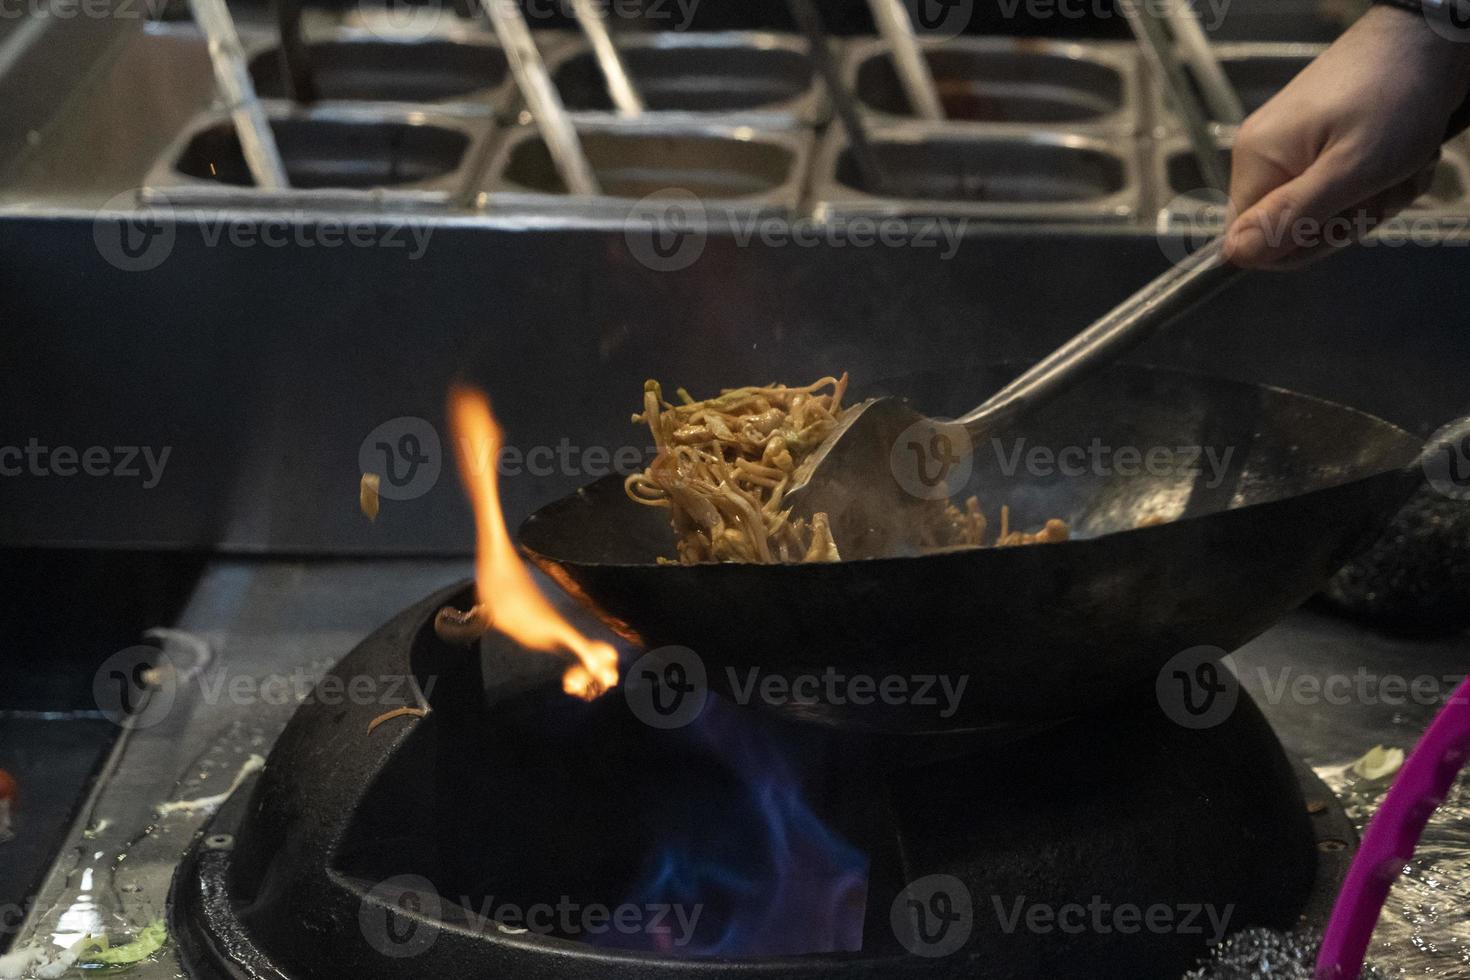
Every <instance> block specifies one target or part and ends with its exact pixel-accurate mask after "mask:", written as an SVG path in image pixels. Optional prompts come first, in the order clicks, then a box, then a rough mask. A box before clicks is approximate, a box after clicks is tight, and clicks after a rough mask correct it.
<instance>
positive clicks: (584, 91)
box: [548, 31, 828, 129]
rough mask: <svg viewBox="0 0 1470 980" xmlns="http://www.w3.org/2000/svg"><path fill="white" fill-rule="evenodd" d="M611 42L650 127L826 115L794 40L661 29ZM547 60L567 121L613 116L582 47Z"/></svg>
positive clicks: (780, 123) (789, 121) (799, 121)
mask: <svg viewBox="0 0 1470 980" xmlns="http://www.w3.org/2000/svg"><path fill="white" fill-rule="evenodd" d="M616 40H617V46H618V50H619V51H620V52H621V53H622V56H623V59H624V62H625V63H626V64H627V67H628V74H629V75H630V76H631V77H632V79H633V83H634V85H635V86H636V87H637V89H638V92H639V94H640V95H641V96H642V97H643V99H644V102H645V104H646V106H647V110H648V111H647V114H646V117H645V118H647V119H648V120H649V121H650V122H653V123H654V124H655V125H662V124H663V123H668V122H673V123H718V124H720V125H727V126H732V125H747V126H756V127H759V128H763V129H784V128H791V127H800V126H815V125H819V124H821V123H822V122H824V121H825V120H826V118H827V113H828V106H827V97H826V92H825V89H824V88H823V86H822V84H821V82H820V80H819V79H817V77H816V75H815V73H814V72H813V70H812V65H811V61H810V59H809V58H808V55H807V45H806V42H805V41H804V40H802V39H801V38H798V37H795V36H792V35H789V34H775V33H768V32H755V31H714V32H703V33H676V32H669V31H660V32H656V33H648V34H622V35H617V36H616ZM548 63H549V65H548V66H549V68H550V70H551V73H552V77H553V78H554V79H555V81H556V84H557V87H558V88H559V89H560V90H561V95H562V99H563V101H565V103H566V106H567V109H568V111H570V112H571V113H572V114H573V115H574V117H576V118H579V119H606V118H610V117H612V115H613V111H612V103H611V100H610V99H609V98H608V95H607V87H606V84H605V82H604V80H603V76H602V71H601V69H600V68H599V67H598V65H597V61H596V59H595V57H594V56H593V54H592V49H591V46H590V45H589V44H587V43H586V42H585V41H582V40H578V41H576V42H572V43H569V44H567V45H565V46H563V47H562V48H561V49H560V50H558V51H555V52H554V53H553V54H552V55H551V56H550V57H549V58H548Z"/></svg>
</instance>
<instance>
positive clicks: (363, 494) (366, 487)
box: [357, 473, 383, 521]
mask: <svg viewBox="0 0 1470 980" xmlns="http://www.w3.org/2000/svg"><path fill="white" fill-rule="evenodd" d="M382 483H383V478H382V477H380V476H378V474H376V473H364V474H363V475H362V480H361V481H360V482H359V483H358V485H357V506H358V507H360V508H362V512H363V514H364V515H365V516H366V517H367V519H368V520H370V521H376V520H377V519H378V508H379V497H378V488H379V487H380V486H382Z"/></svg>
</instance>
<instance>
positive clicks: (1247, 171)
mask: <svg viewBox="0 0 1470 980" xmlns="http://www.w3.org/2000/svg"><path fill="white" fill-rule="evenodd" d="M1295 176H1296V173H1295V172H1294V171H1291V170H1288V169H1286V168H1285V167H1283V166H1281V165H1280V164H1278V163H1276V162H1275V161H1273V160H1270V159H1268V158H1266V157H1264V156H1262V155H1261V154H1259V153H1257V152H1256V151H1255V150H1254V149H1252V148H1251V145H1250V143H1249V142H1248V141H1246V140H1245V139H1237V140H1236V142H1235V149H1233V150H1232V151H1231V152H1230V213H1231V214H1245V213H1246V212H1247V211H1249V210H1250V209H1251V206H1252V205H1254V204H1256V203H1257V202H1258V201H1260V200H1261V198H1263V197H1265V196H1266V195H1267V194H1269V193H1271V191H1273V190H1274V189H1276V188H1277V187H1280V186H1281V185H1282V184H1285V183H1286V182H1287V181H1289V180H1291V179H1292V178H1293V177H1295Z"/></svg>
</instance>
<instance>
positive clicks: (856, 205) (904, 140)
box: [812, 123, 1142, 224]
mask: <svg viewBox="0 0 1470 980" xmlns="http://www.w3.org/2000/svg"><path fill="white" fill-rule="evenodd" d="M872 140H873V143H874V147H875V150H876V151H877V153H878V155H879V157H880V160H881V161H882V162H884V163H885V164H887V166H888V168H889V170H890V173H891V175H892V176H893V178H894V179H896V180H897V181H898V182H899V184H900V186H903V189H904V190H905V191H906V192H907V196H904V197H891V196H882V195H876V194H871V193H868V192H867V191H865V190H864V189H863V188H862V187H861V184H860V182H859V180H858V178H857V176H856V168H855V166H854V165H853V162H852V160H851V157H850V156H849V154H848V144H847V139H846V136H845V134H843V133H841V132H839V131H838V127H833V128H832V130H830V131H829V132H828V134H827V140H826V141H825V142H824V144H823V146H822V150H821V154H820V156H819V159H818V162H817V165H816V169H815V176H814V178H813V187H812V195H813V201H814V212H815V215H816V217H818V218H819V219H820V218H830V217H840V216H842V215H845V214H870V215H871V214H876V215H903V216H929V215H940V216H954V217H965V218H974V219H977V220H985V221H1027V222H1036V221H1042V222H1059V223H1068V224H1070V223H1077V222H1088V223H1098V222H1106V223H1113V222H1129V221H1133V220H1136V219H1137V218H1138V216H1139V214H1140V204H1141V200H1142V195H1141V185H1140V181H1139V161H1138V150H1137V144H1136V143H1135V142H1134V141H1133V140H1132V138H1129V139H1126V140H1123V141H1119V142H1113V141H1108V140H1104V139H1099V138H1098V137H1096V136H1091V135H1087V134H1082V133H1074V132H1070V131H1065V130H1056V129H1041V128H1033V129H1030V130H1027V131H1025V132H1021V133H987V132H977V131H957V130H955V129H954V128H953V127H950V126H948V125H946V124H943V123H938V124H935V123H927V124H923V123H906V124H898V125H893V126H887V127H882V128H875V129H874V130H873V132H872ZM905 181H908V182H911V183H910V184H909V185H908V186H904V182H905ZM916 190H917V191H919V192H920V193H915V191H916Z"/></svg>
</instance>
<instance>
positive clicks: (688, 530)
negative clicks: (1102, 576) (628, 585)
mask: <svg viewBox="0 0 1470 980" xmlns="http://www.w3.org/2000/svg"><path fill="white" fill-rule="evenodd" d="M846 392H847V375H846V374H844V375H843V376H842V377H840V378H832V377H826V378H822V379H821V380H820V381H816V382H814V383H812V384H809V385H806V386H805V387H800V388H788V387H786V386H785V385H775V384H772V385H766V386H764V387H752V388H733V389H729V390H726V391H723V392H721V393H720V394H719V395H718V396H716V397H714V398H710V399H707V400H705V401H695V400H694V399H693V398H692V397H690V395H689V393H688V392H687V391H685V390H684V389H682V388H680V389H678V391H677V397H678V399H679V402H678V404H673V403H670V402H668V401H666V400H665V399H664V396H663V389H662V388H661V387H660V386H659V384H658V382H656V381H649V382H648V383H646V384H645V385H644V387H643V411H642V412H640V413H638V414H636V415H634V416H633V421H634V422H641V423H644V424H646V425H647V426H648V428H649V430H650V431H651V432H652V433H653V441H654V446H655V447H656V449H657V454H656V455H655V457H654V460H653V463H652V464H651V465H650V466H649V467H648V469H647V470H645V471H643V472H642V473H635V474H633V475H632V476H630V477H628V479H627V482H626V484H625V486H626V489H627V491H628V496H629V497H631V498H633V500H635V501H637V502H638V503H640V504H646V505H648V506H651V507H666V508H668V509H669V511H670V520H671V523H672V524H673V528H674V533H675V536H676V538H677V541H678V552H679V561H680V562H682V563H684V564H686V565H695V564H700V563H704V562H761V563H773V562H807V561H839V560H840V559H841V556H840V555H839V554H838V553H837V545H836V543H835V542H834V541H833V540H832V532H831V530H830V528H829V526H828V522H827V515H826V514H814V515H812V518H811V520H810V521H803V520H799V519H796V518H793V517H792V516H791V513H790V511H789V510H787V509H785V508H783V507H782V502H783V499H784V496H785V493H786V490H787V489H788V488H789V487H790V486H791V484H792V481H793V476H794V474H795V472H796V469H797V467H798V466H800V465H801V462H802V460H803V459H805V458H806V456H807V455H808V454H809V453H811V452H812V450H814V449H816V448H817V447H818V446H819V445H821V443H822V440H823V439H825V438H826V437H827V435H828V434H829V433H831V432H832V430H833V429H834V428H836V426H837V424H838V421H839V420H840V418H841V416H842V413H843V411H844V409H843V405H842V398H843V395H844V394H846ZM1000 524H1001V526H1000V532H999V534H998V535H997V536H996V539H995V540H994V541H993V542H992V544H993V545H994V546H996V547H1009V546H1013V545H1022V544H1042V543H1046V542H1051V541H1064V540H1066V538H1067V525H1066V524H1064V523H1063V522H1062V521H1058V520H1051V521H1048V522H1047V523H1046V526H1045V527H1044V528H1043V529H1042V530H1041V531H1039V532H1036V533H1032V534H1027V533H1023V532H1019V531H1012V530H1011V529H1010V512H1009V509H1008V508H1002V509H1001V521H1000ZM987 528H988V525H987V522H986V519H985V515H984V513H982V512H981V510H980V502H979V501H978V500H977V499H976V498H974V497H971V498H969V499H968V500H967V501H965V506H964V507H963V508H960V507H956V506H955V505H954V504H948V503H946V504H943V505H942V506H936V511H935V521H934V523H933V528H932V535H933V540H932V542H931V546H932V547H934V548H950V547H984V546H985V544H986V541H985V535H986V531H987ZM660 560H664V559H660Z"/></svg>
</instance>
